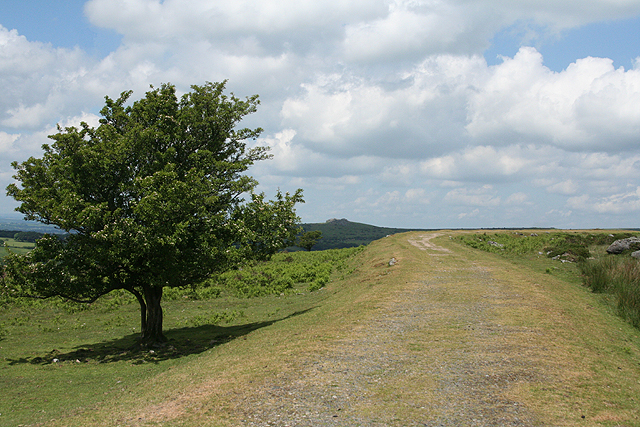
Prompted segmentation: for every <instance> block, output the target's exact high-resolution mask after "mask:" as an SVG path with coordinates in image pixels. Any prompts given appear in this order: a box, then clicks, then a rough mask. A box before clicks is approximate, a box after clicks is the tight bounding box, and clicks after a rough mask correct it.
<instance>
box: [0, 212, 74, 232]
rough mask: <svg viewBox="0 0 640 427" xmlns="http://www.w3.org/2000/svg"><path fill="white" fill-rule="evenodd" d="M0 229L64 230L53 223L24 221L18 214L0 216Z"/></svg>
mask: <svg viewBox="0 0 640 427" xmlns="http://www.w3.org/2000/svg"><path fill="white" fill-rule="evenodd" d="M0 230H15V231H16V232H18V231H37V232H39V233H54V234H63V233H64V231H63V230H60V229H59V228H56V227H54V226H53V225H45V224H42V223H40V222H37V221H25V220H23V219H22V218H20V217H19V216H15V215H13V216H0Z"/></svg>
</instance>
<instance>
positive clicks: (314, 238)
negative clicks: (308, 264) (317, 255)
mask: <svg viewBox="0 0 640 427" xmlns="http://www.w3.org/2000/svg"><path fill="white" fill-rule="evenodd" d="M320 239H322V231H320V230H314V231H306V232H304V233H302V235H301V236H300V237H299V238H298V243H297V245H296V246H298V247H300V248H302V249H306V250H307V251H310V250H311V249H312V248H313V247H314V246H315V245H317V244H318V240H320Z"/></svg>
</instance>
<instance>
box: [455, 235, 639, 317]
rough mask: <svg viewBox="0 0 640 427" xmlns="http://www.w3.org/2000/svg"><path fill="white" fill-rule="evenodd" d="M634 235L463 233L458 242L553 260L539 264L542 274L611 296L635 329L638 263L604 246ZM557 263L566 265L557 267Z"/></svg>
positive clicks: (520, 257)
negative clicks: (572, 279)
mask: <svg viewBox="0 0 640 427" xmlns="http://www.w3.org/2000/svg"><path fill="white" fill-rule="evenodd" d="M633 235H635V234H634V233H627V232H623V233H615V234H611V233H609V232H602V233H586V232H542V233H531V232H526V233H524V232H503V233H493V234H490V235H487V234H467V235H461V236H459V237H458V240H459V241H461V242H463V243H465V244H466V245H468V246H471V247H473V248H477V249H482V250H484V251H487V252H493V253H498V254H501V255H503V256H505V257H508V258H511V259H514V260H518V261H519V262H523V260H525V259H529V260H531V259H532V258H533V257H535V255H536V254H537V255H538V257H540V256H544V257H546V258H552V259H554V260H556V264H555V265H553V264H549V263H541V262H538V263H537V265H538V266H540V267H539V268H541V266H544V267H545V272H546V273H555V272H559V273H564V274H565V275H572V276H573V277H578V274H580V277H581V278H582V282H583V283H584V284H585V285H586V286H587V287H589V288H590V289H591V290H592V291H593V292H595V293H602V294H607V295H611V298H609V299H608V301H609V303H610V304H611V305H613V306H614V307H615V308H616V310H617V312H618V313H619V314H620V316H622V317H623V318H624V319H626V320H627V321H629V322H630V323H631V324H632V325H634V326H635V327H636V328H640V261H639V260H637V259H635V258H632V257H630V256H629V254H628V253H626V254H621V255H609V254H607V253H606V252H605V249H606V247H608V246H609V245H610V244H611V243H613V242H614V241H615V240H618V239H624V238H627V237H630V236H633ZM557 261H561V262H567V261H569V262H570V264H569V265H562V268H559V267H560V266H559V265H558V263H557Z"/></svg>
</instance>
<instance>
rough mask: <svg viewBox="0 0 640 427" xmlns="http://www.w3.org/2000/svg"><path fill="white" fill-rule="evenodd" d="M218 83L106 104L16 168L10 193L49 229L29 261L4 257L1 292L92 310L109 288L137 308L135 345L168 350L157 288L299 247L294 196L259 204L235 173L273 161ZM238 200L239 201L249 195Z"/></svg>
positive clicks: (252, 100) (242, 103)
mask: <svg viewBox="0 0 640 427" xmlns="http://www.w3.org/2000/svg"><path fill="white" fill-rule="evenodd" d="M225 84H226V82H221V83H206V84H205V85H203V86H192V91H191V92H189V93H187V94H185V95H183V96H182V97H181V98H178V97H177V96H176V93H175V92H176V91H175V87H174V86H173V85H170V84H164V85H162V86H161V87H160V88H153V87H152V88H151V90H150V91H149V92H147V93H146V96H145V97H144V98H142V99H140V100H138V101H136V102H133V104H132V105H130V106H125V104H126V103H127V100H128V99H129V97H130V96H131V93H132V92H130V91H128V92H123V93H122V94H121V96H120V97H119V98H118V99H116V100H113V99H110V98H109V97H106V98H105V99H106V102H105V104H106V105H105V107H104V108H103V109H102V110H101V115H102V117H103V118H102V119H101V120H100V125H99V126H98V127H97V128H93V127H90V126H89V125H87V124H86V123H84V122H83V123H81V124H80V127H79V128H76V127H68V128H65V129H61V128H60V127H58V133H57V134H55V135H51V136H50V138H51V139H52V140H53V141H54V142H53V144H51V145H43V150H44V155H43V157H42V158H33V157H32V158H30V159H28V160H27V161H25V162H23V163H18V162H13V164H12V165H13V167H14V169H16V171H17V172H16V175H15V176H14V178H15V179H16V180H17V181H18V183H19V184H20V186H18V185H16V184H11V185H9V186H8V187H7V193H8V195H10V196H12V197H14V198H15V199H16V200H18V201H20V202H21V205H20V206H19V207H18V208H17V209H16V210H18V211H20V212H22V213H23V214H24V215H25V219H27V220H37V221H40V222H42V223H45V224H53V225H56V226H58V227H59V228H61V229H63V230H65V231H67V232H68V233H70V234H69V236H68V237H67V238H66V239H59V238H58V237H55V236H51V235H46V236H45V237H44V238H42V239H40V240H38V242H37V244H36V248H35V249H34V250H33V251H31V252H30V253H28V254H25V255H16V254H11V255H10V256H9V257H7V259H6V266H5V268H4V269H5V272H4V274H3V275H0V277H1V276H4V279H3V280H4V282H5V286H4V288H5V289H6V290H8V291H9V292H11V293H12V294H14V295H26V296H31V297H36V298H49V297H54V296H60V297H62V298H66V299H68V300H72V301H77V302H87V303H90V302H93V301H95V300H97V299H98V298H100V297H101V296H103V295H106V294H108V293H109V292H111V291H113V290H116V289H124V290H126V291H128V292H130V293H132V294H133V295H134V296H135V297H136V299H137V301H138V302H139V304H140V317H141V341H142V343H143V344H144V345H149V344H157V343H161V342H164V341H166V338H165V336H164V335H163V332H162V308H161V304H160V302H161V299H162V293H163V289H164V288H165V287H181V286H186V285H191V284H197V283H199V282H201V281H203V280H204V279H205V278H207V277H209V276H210V275H211V274H212V273H214V272H220V271H224V270H228V269H230V268H233V267H234V266H237V265H238V264H239V263H241V262H243V261H244V260H247V259H265V258H268V257H269V256H270V255H272V254H273V253H275V252H276V251H278V250H280V249H281V248H285V247H287V246H289V245H291V244H293V243H294V242H295V236H296V234H297V232H298V225H297V224H298V223H299V218H298V217H297V216H296V214H295V209H294V206H295V204H296V203H298V202H304V201H303V200H302V190H300V189H298V190H297V191H296V192H295V193H294V194H289V193H286V194H282V193H281V192H280V191H278V193H277V195H276V199H275V200H273V201H265V196H264V194H255V193H253V190H254V188H255V187H256V185H257V182H256V180H255V179H253V178H252V177H250V176H247V175H245V174H243V172H245V171H246V170H247V169H248V168H249V166H251V165H252V164H253V163H254V162H256V161H259V160H264V159H267V158H269V157H270V156H269V155H268V153H267V150H268V148H266V147H257V148H249V147H248V146H247V141H248V140H251V139H255V138H257V137H258V136H259V135H260V133H261V132H262V129H260V128H257V129H254V130H252V129H248V128H243V129H236V126H237V124H238V123H239V122H240V121H241V120H242V118H243V117H244V116H246V115H248V114H251V113H253V112H255V111H256V108H257V105H258V104H259V101H258V96H257V95H254V96H252V97H248V98H246V99H245V100H241V99H239V98H236V97H235V96H234V95H233V94H231V96H227V95H225V94H224V89H225ZM249 194H250V200H248V201H247V200H244V198H243V195H249Z"/></svg>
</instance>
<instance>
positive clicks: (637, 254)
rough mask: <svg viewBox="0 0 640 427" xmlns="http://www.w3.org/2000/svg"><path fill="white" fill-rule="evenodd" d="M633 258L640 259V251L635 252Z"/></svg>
mask: <svg viewBox="0 0 640 427" xmlns="http://www.w3.org/2000/svg"><path fill="white" fill-rule="evenodd" d="M631 256H632V257H634V258H637V259H640V251H635V252H633V253H632V254H631Z"/></svg>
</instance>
